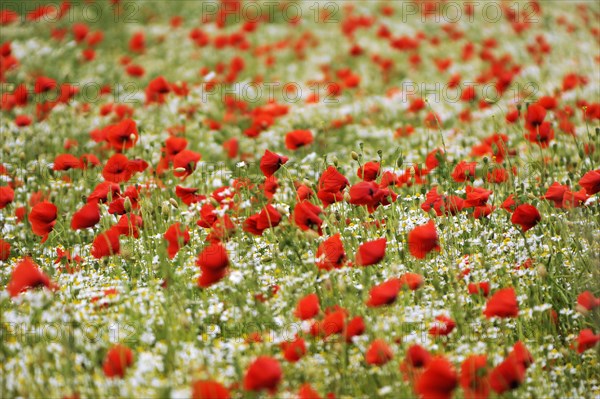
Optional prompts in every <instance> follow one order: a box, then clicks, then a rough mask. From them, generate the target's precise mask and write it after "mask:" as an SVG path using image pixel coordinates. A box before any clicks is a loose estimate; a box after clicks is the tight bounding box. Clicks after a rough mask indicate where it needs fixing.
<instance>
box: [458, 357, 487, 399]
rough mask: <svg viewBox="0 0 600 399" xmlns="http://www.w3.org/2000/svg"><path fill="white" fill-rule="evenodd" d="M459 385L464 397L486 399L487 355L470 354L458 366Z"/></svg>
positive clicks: (466, 398)
mask: <svg viewBox="0 0 600 399" xmlns="http://www.w3.org/2000/svg"><path fill="white" fill-rule="evenodd" d="M460 386H461V387H462V388H463V391H464V395H465V399H487V397H488V396H489V394H490V383H489V380H488V370H487V356H486V355H471V356H469V357H467V358H466V359H465V360H464V361H463V363H462V365H461V367H460Z"/></svg>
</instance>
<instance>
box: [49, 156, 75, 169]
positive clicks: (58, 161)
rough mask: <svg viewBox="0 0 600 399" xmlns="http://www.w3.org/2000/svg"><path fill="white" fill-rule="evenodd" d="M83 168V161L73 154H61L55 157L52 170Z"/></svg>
mask: <svg viewBox="0 0 600 399" xmlns="http://www.w3.org/2000/svg"><path fill="white" fill-rule="evenodd" d="M79 168H81V161H80V160H79V158H77V157H76V156H74V155H71V154H60V155H57V156H56V158H54V166H53V167H52V170H69V169H79Z"/></svg>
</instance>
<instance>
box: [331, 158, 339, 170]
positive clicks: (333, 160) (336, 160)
mask: <svg viewBox="0 0 600 399" xmlns="http://www.w3.org/2000/svg"><path fill="white" fill-rule="evenodd" d="M332 162H333V164H334V165H335V166H336V167H337V166H338V162H339V161H338V158H337V157H336V156H335V155H334V156H333V159H332Z"/></svg>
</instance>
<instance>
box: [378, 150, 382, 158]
mask: <svg viewBox="0 0 600 399" xmlns="http://www.w3.org/2000/svg"><path fill="white" fill-rule="evenodd" d="M377 155H379V158H381V157H382V156H383V151H381V150H377Z"/></svg>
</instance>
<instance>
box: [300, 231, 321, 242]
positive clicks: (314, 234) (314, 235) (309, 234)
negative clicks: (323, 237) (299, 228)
mask: <svg viewBox="0 0 600 399" xmlns="http://www.w3.org/2000/svg"><path fill="white" fill-rule="evenodd" d="M304 235H305V236H306V237H308V238H310V239H313V240H316V239H317V238H319V233H317V232H316V231H314V230H311V229H308V230H306V231H305V232H304Z"/></svg>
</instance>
